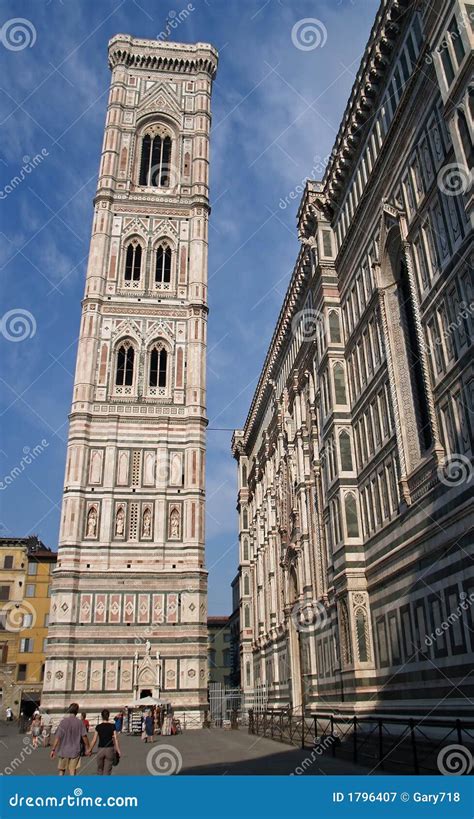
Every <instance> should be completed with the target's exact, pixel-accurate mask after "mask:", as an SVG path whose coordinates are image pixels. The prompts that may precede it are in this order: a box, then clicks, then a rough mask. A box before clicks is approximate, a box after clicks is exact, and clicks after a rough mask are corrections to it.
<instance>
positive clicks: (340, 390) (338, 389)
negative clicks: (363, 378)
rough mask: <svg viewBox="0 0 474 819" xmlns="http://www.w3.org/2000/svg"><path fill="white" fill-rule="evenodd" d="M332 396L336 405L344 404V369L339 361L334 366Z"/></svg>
mask: <svg viewBox="0 0 474 819" xmlns="http://www.w3.org/2000/svg"><path fill="white" fill-rule="evenodd" d="M334 394H335V399H336V404H345V403H346V380H345V376H344V367H343V365H342V364H341V363H340V362H339V361H338V362H336V364H335V365H334Z"/></svg>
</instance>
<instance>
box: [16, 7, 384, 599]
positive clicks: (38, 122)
mask: <svg viewBox="0 0 474 819" xmlns="http://www.w3.org/2000/svg"><path fill="white" fill-rule="evenodd" d="M186 7H188V9H190V13H189V14H188V16H187V18H186V19H185V20H184V21H183V22H182V23H180V25H179V26H177V28H176V29H175V30H174V31H173V32H172V34H171V36H170V39H172V40H176V41H183V42H192V41H201V42H203V41H204V42H211V43H212V44H213V45H214V46H216V47H217V48H218V50H219V52H220V62H219V69H218V74H217V80H216V82H215V85H214V93H213V132H212V143H211V150H212V155H211V202H212V206H213V210H212V217H211V228H210V237H209V238H210V258H209V302H210V318H209V358H208V414H209V420H210V424H209V427H210V430H209V435H208V459H207V494H208V520H207V565H208V569H209V572H210V574H209V613H210V614H220V613H228V612H230V607H231V595H230V582H231V580H232V577H233V576H234V574H235V571H236V567H237V561H238V557H237V520H236V512H235V502H236V470H235V462H234V461H233V459H232V456H231V454H230V438H231V433H230V432H222V431H217V429H216V428H224V429H226V428H231V429H232V428H235V427H240V426H242V424H243V422H244V420H245V417H246V414H247V410H248V407H249V404H250V401H251V399H252V395H253V392H254V389H255V386H256V383H257V380H258V376H259V372H260V368H261V365H262V363H263V360H264V357H265V353H266V350H267V346H268V343H269V340H270V338H271V335H272V332H273V328H274V324H275V320H276V317H277V315H278V312H279V309H280V305H281V302H282V299H283V295H284V293H285V290H286V286H287V283H288V280H289V277H290V273H291V270H292V266H293V264H294V260H295V258H296V255H297V251H298V242H297V237H296V220H295V216H296V210H297V206H298V201H299V198H300V193H299V192H300V191H301V189H302V186H303V183H304V179H305V178H306V177H307V176H313V177H314V178H320V176H321V173H320V169H321V163H322V161H323V160H324V157H325V156H327V154H328V153H329V152H330V150H331V148H332V146H333V143H334V139H335V136H336V133H337V130H338V127H339V122H340V119H341V116H342V113H343V111H344V107H345V104H346V101H347V97H348V95H349V92H350V89H351V87H352V83H353V81H354V77H355V73H356V72H357V70H358V67H359V63H360V59H361V56H362V54H363V51H364V46H365V44H366V41H367V39H368V35H369V31H370V28H371V25H372V22H373V19H374V17H375V13H376V10H377V7H378V2H376V1H375V0H350V1H348V2H346V1H344V0H332V2H319V0H313V1H312V2H310V1H309V0H301V2H300V0H255V2H254V0H193V2H192V3H190V4H188V3H186V2H179V3H178V2H176V3H175V2H173V0H170V2H169V3H163V2H157V0H138V2H135V1H134V0H96V1H95V2H92V0H35V2H33V0H29V2H26V1H25V2H23V0H15V2H10V3H9V2H3V3H2V4H1V6H0V25H2V26H3V29H2V30H1V31H2V34H3V38H2V43H0V61H1V62H0V64H1V79H0V100H1V114H0V121H1V131H0V134H1V140H0V214H1V226H0V275H1V292H2V305H1V310H0V320H1V324H0V329H1V330H2V332H1V333H0V362H1V378H2V389H1V405H0V412H1V441H0V448H1V451H0V481H1V483H0V487H2V491H1V492H0V526H1V529H0V534H1V535H3V536H7V535H27V534H30V533H37V534H38V535H39V536H40V537H41V539H42V540H43V541H44V542H45V543H46V544H47V545H49V546H51V547H53V548H56V546H57V541H58V529H59V516H60V506H61V493H62V485H63V475H64V462H65V450H66V441H67V429H68V426H67V423H68V422H67V415H68V412H69V409H70V401H71V394H72V381H73V372H74V365H75V353H76V345H77V334H78V328H79V318H80V301H81V298H82V295H83V288H84V275H85V269H86V261H87V253H88V246H89V238H90V226H91V218H92V198H93V196H94V192H95V186H96V178H97V169H98V160H99V155H100V150H101V144H102V135H103V125H104V117H105V107H106V101H107V93H108V84H109V70H108V68H107V42H108V40H109V38H110V37H112V36H113V35H114V34H117V33H119V32H123V33H128V34H132V35H134V36H137V37H149V38H153V37H156V36H157V35H158V34H159V33H160V31H162V30H163V29H164V27H165V24H166V20H167V18H172V17H177V16H178V15H179V12H180V11H181V10H182V9H184V8H186ZM170 12H171V15H170ZM173 12H175V14H173ZM19 17H21V18H25V19H26V20H28V21H29V22H30V26H29V28H30V34H29V35H28V36H29V37H30V40H31V41H33V40H34V42H32V45H31V46H29V47H27V48H23V49H21V50H15V51H13V50H10V49H9V48H7V47H5V41H6V36H7V35H6V28H5V25H4V24H5V22H6V21H8V20H10V19H12V18H19ZM305 18H313V19H314V20H316V21H319V22H318V23H317V30H318V36H319V45H318V46H317V47H314V48H311V49H307V50H302V49H300V48H297V47H296V46H295V44H294V42H293V40H292V36H291V35H292V30H293V27H294V26H295V25H296V24H298V23H299V21H301V20H304V19H305ZM313 25H314V24H313ZM303 44H305V43H304V42H303ZM306 44H307V45H310V44H311V41H310V40H308V41H306ZM38 154H39V155H41V161H37V162H36V163H35V164H36V167H34V168H33V170H32V171H31V173H29V174H24V175H25V179H24V180H23V181H22V182H21V184H19V185H18V186H16V187H13V190H11V186H10V184H9V183H10V182H11V180H12V178H13V177H14V176H17V175H18V174H19V173H20V171H21V168H22V166H24V163H25V161H27V159H25V158H28V157H30V158H32V157H34V156H37V155H38ZM18 310H26V311H28V312H29V313H30V314H31V315H32V316H33V319H30V318H27V322H28V326H29V329H28V331H25V332H26V334H27V335H28V337H27V338H25V339H24V340H23V341H21V342H19V341H12V340H10V336H11V319H10V320H9V318H8V314H9V313H10V311H16V312H17V311H18ZM9 328H10V329H9ZM17 329H18V325H17ZM42 442H43V443H42ZM35 447H39V449H38V450H36V452H37V455H36V457H35V458H34V459H33V462H32V463H31V464H29V465H27V467H26V468H25V469H24V470H23V471H21V473H20V474H18V475H16V476H15V477H14V478H13V480H12V478H11V477H10V478H9V479H8V480H6V476H9V475H10V476H11V472H12V470H13V469H15V467H17V466H20V464H21V462H22V458H24V457H25V452H28V449H29V450H30V452H31V451H32V450H33V449H34V448H35ZM40 450H41V451H40ZM6 484H8V485H6Z"/></svg>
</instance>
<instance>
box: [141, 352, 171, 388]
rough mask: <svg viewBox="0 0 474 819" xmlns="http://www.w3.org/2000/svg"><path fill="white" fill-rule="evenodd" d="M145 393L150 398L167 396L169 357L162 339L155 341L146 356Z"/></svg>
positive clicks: (169, 376)
mask: <svg viewBox="0 0 474 819" xmlns="http://www.w3.org/2000/svg"><path fill="white" fill-rule="evenodd" d="M146 378H147V393H148V395H150V396H156V397H164V396H166V395H168V393H169V389H170V381H171V355H170V350H169V347H168V345H167V344H166V343H165V342H164V341H163V339H162V338H158V339H155V341H153V342H152V343H151V344H150V346H149V348H148V355H147V375H146Z"/></svg>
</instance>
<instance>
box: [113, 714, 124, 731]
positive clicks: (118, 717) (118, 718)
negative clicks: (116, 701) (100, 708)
mask: <svg viewBox="0 0 474 819" xmlns="http://www.w3.org/2000/svg"><path fill="white" fill-rule="evenodd" d="M114 723H115V730H116V731H117V734H120V733H121V731H122V726H123V711H120V712H119V713H118V714H115V717H114Z"/></svg>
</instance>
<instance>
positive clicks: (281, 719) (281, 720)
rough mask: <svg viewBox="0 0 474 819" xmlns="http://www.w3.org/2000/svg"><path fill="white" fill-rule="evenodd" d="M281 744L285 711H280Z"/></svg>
mask: <svg viewBox="0 0 474 819" xmlns="http://www.w3.org/2000/svg"><path fill="white" fill-rule="evenodd" d="M280 742H283V711H280Z"/></svg>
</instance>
